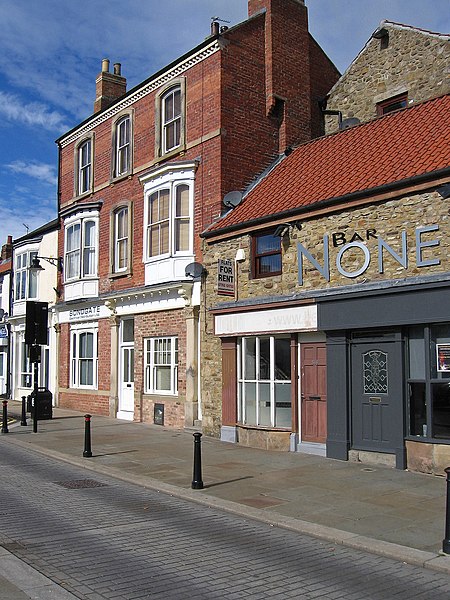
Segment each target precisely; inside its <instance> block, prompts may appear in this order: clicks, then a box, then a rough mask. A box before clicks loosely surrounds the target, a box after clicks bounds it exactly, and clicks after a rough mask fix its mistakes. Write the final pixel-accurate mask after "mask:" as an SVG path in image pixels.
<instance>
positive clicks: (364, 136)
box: [205, 95, 450, 237]
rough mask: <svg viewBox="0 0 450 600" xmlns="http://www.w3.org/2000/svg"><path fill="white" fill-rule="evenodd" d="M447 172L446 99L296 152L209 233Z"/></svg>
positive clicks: (449, 109)
mask: <svg viewBox="0 0 450 600" xmlns="http://www.w3.org/2000/svg"><path fill="white" fill-rule="evenodd" d="M449 167H450V95H446V96H441V97H439V98H435V99H432V100H429V101H427V102H424V103H421V104H417V105H415V106H412V107H410V108H407V109H404V110H401V111H398V112H393V113H389V114H387V115H385V116H383V117H381V118H379V119H375V120H373V121H370V122H369V123H364V124H361V125H358V126H356V127H353V128H351V129H346V130H344V131H341V132H339V133H336V134H333V135H329V136H325V137H322V138H319V139H316V140H313V141H311V142H308V143H306V144H303V145H302V146H299V147H297V148H296V149H295V150H294V151H293V152H292V154H290V155H289V156H287V157H286V158H285V159H284V160H282V161H281V163H279V165H277V166H276V167H275V168H274V169H273V170H272V171H271V172H270V173H269V174H268V175H267V176H266V177H265V178H264V179H262V180H261V182H260V183H259V184H258V185H257V186H256V187H254V188H253V189H252V190H251V191H250V192H249V193H248V194H247V196H246V197H245V198H244V200H243V201H242V203H241V204H240V205H239V206H237V207H236V208H235V209H233V210H232V211H231V212H229V213H228V214H227V215H225V216H224V217H223V218H222V219H220V220H219V221H218V222H217V223H215V224H213V225H212V226H211V227H210V228H209V229H208V230H207V231H206V232H205V234H206V237H210V235H212V234H213V233H217V234H218V233H219V231H220V230H224V229H228V228H229V227H231V228H233V229H234V226H237V225H239V224H242V225H244V224H246V225H249V224H250V222H255V221H257V220H259V219H261V218H264V217H267V216H268V215H273V216H274V217H275V216H276V215H277V214H280V213H284V212H286V211H292V212H295V209H296V208H298V209H302V208H303V209H304V207H308V206H311V208H312V205H315V204H316V203H318V202H322V201H326V200H330V199H334V198H340V199H342V198H343V197H345V196H347V195H349V194H353V193H355V192H360V191H364V190H373V188H378V187H380V186H384V185H388V184H392V183H395V182H401V181H402V180H407V179H410V178H414V177H416V176H418V175H424V174H426V173H432V172H434V171H439V170H442V169H445V168H449ZM314 208H315V207H314ZM208 234H209V235H208Z"/></svg>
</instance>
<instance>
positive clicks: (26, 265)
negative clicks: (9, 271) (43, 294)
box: [14, 250, 39, 302]
mask: <svg viewBox="0 0 450 600" xmlns="http://www.w3.org/2000/svg"><path fill="white" fill-rule="evenodd" d="M37 255H38V252H37V250H26V251H24V252H17V253H15V256H14V271H15V273H14V301H15V302H21V301H23V300H36V299H37V298H38V296H39V290H38V276H37V272H36V271H30V266H31V261H32V260H33V258H34V257H35V256H37ZM32 281H33V282H34V288H35V292H34V293H33V290H32V285H31V284H32Z"/></svg>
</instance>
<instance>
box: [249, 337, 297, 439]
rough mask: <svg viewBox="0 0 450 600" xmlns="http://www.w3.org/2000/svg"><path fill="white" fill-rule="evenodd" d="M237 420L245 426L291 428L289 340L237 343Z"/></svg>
mask: <svg viewBox="0 0 450 600" xmlns="http://www.w3.org/2000/svg"><path fill="white" fill-rule="evenodd" d="M238 420H239V421H240V422H241V423H243V424H245V425H254V426H262V427H280V428H290V427H291V425H292V407H291V350H290V338H289V337H274V336H256V337H244V338H241V339H240V340H239V341H238Z"/></svg>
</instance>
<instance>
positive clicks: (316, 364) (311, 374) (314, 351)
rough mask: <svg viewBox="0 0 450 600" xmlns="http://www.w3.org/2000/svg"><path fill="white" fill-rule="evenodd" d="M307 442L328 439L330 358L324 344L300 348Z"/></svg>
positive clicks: (303, 417)
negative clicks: (328, 366) (328, 376)
mask: <svg viewBox="0 0 450 600" xmlns="http://www.w3.org/2000/svg"><path fill="white" fill-rule="evenodd" d="M300 360H301V374H302V378H301V392H302V395H301V414H302V423H301V432H302V441H303V442H317V443H322V444H324V443H325V442H326V439H327V355H326V345H325V344H324V343H311V344H301V345H300Z"/></svg>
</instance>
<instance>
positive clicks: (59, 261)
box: [29, 256, 63, 273]
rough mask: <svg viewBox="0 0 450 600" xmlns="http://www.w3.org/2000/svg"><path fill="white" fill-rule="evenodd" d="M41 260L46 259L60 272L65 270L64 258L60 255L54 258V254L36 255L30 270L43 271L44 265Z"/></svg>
mask: <svg viewBox="0 0 450 600" xmlns="http://www.w3.org/2000/svg"><path fill="white" fill-rule="evenodd" d="M40 260H46V261H47V262H48V263H50V264H51V265H53V266H54V267H56V268H57V269H58V272H59V273H62V272H63V259H62V258H61V257H60V256H58V257H57V258H53V257H52V256H35V257H34V258H33V260H32V261H31V265H30V267H29V268H30V271H43V270H44V267H43V266H42V265H41V263H40V262H39V261H40Z"/></svg>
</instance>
